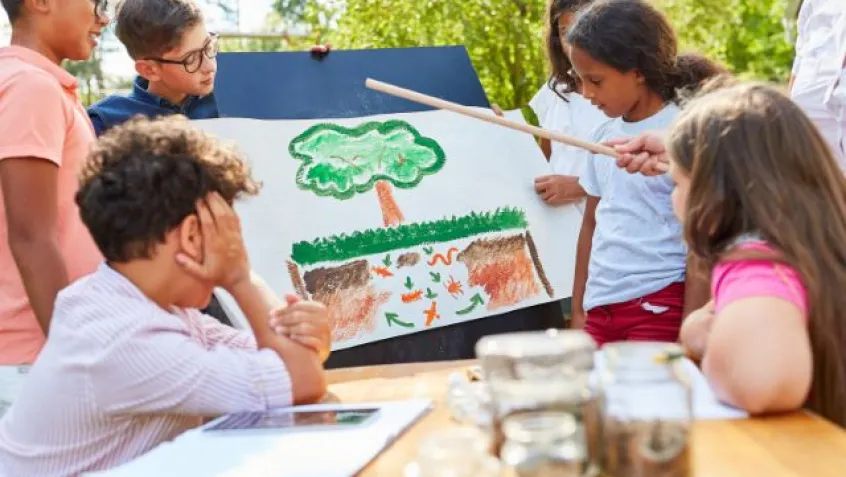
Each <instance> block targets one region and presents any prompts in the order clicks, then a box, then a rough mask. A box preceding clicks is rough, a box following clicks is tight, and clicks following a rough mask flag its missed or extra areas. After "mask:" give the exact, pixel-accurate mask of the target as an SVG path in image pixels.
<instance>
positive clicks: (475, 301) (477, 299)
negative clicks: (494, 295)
mask: <svg viewBox="0 0 846 477" xmlns="http://www.w3.org/2000/svg"><path fill="white" fill-rule="evenodd" d="M484 304H485V299H484V298H482V295H480V294H478V293H476V294H475V295H473V298H471V299H470V306H468V307H467V308H464V309H461V310H458V311H456V312H455V314H456V315H467V314H470V313H471V312H472V311H473V310H475V309H476V307H477V306H482V305H484Z"/></svg>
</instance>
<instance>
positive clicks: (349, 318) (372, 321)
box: [303, 260, 391, 341]
mask: <svg viewBox="0 0 846 477" xmlns="http://www.w3.org/2000/svg"><path fill="white" fill-rule="evenodd" d="M303 279H304V281H305V286H306V289H307V290H308V292H309V293H310V294H311V296H312V298H313V299H314V300H317V301H319V302H321V303H323V304H324V305H326V307H327V308H328V309H329V316H330V317H332V340H333V341H347V340H349V339H352V338H355V337H357V336H359V335H361V334H365V333H368V332H371V331H373V330H375V329H376V323H377V322H376V312H377V311H378V309H379V307H380V306H382V305H383V304H384V303H386V302H387V301H388V299H389V298H390V296H391V295H390V293H388V292H383V293H379V292H377V291H376V289H375V288H374V286H373V285H372V283H371V280H370V272H369V266H368V263H367V260H356V261H354V262H350V263H346V264H344V265H341V266H338V267H321V268H316V269H314V270H309V271H307V272H306V273H305V274H304V275H303Z"/></svg>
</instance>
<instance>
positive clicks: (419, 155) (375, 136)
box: [288, 120, 446, 200]
mask: <svg viewBox="0 0 846 477" xmlns="http://www.w3.org/2000/svg"><path fill="white" fill-rule="evenodd" d="M288 152H290V154H291V156H292V157H293V158H294V159H297V160H300V161H302V164H301V165H300V167H299V169H298V170H297V186H299V187H300V188H301V189H304V190H310V191H312V192H314V193H315V194H317V195H319V196H329V197H334V198H336V199H339V200H345V199H349V198H351V197H353V196H354V195H355V194H360V193H363V192H367V191H369V190H370V189H372V188H373V185H374V184H376V182H377V181H380V180H384V181H387V182H389V183H391V184H393V185H394V186H396V187H399V188H401V189H410V188H413V187H416V186H417V185H418V184H419V183H420V181H422V180H423V177H425V176H427V175H430V174H434V173H436V172H438V171H440V170H441V168H443V166H444V163H445V162H446V155H445V154H444V151H443V149H442V148H441V146H440V145H439V144H438V143H437V142H435V140H434V139H431V138H428V137H424V136H422V135H421V134H420V133H419V132H418V131H417V129H415V128H414V127H413V126H412V125H410V124H408V123H407V122H405V121H400V120H388V121H385V122H368V123H364V124H361V125H359V126H357V127H353V128H346V127H343V126H339V125H336V124H331V123H321V124H316V125H314V126H312V127H310V128H309V129H307V130H306V131H305V132H303V133H302V134H300V135H299V136H297V137H296V138H295V139H294V140H293V141H291V143H290V145H289V146H288Z"/></svg>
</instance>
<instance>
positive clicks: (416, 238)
mask: <svg viewBox="0 0 846 477" xmlns="http://www.w3.org/2000/svg"><path fill="white" fill-rule="evenodd" d="M528 226H529V223H528V221H527V220H526V214H525V212H523V211H522V210H520V209H517V208H499V209H496V210H495V211H493V212H483V213H479V212H473V213H471V214H468V215H465V216H462V217H455V216H453V217H451V218H445V219H441V220H436V221H432V222H419V223H413V224H404V225H399V226H397V227H391V228H376V229H367V230H364V231H356V232H353V233H351V234H340V235H332V236H329V237H321V238H318V239H315V240H312V241H308V242H297V243H295V244H294V245H293V247H292V249H291V260H293V261H294V262H296V263H297V264H299V265H314V264H316V263H321V262H341V261H344V260H349V259H353V258H358V257H364V256H368V255H376V254H382V253H387V252H393V251H395V250H408V249H411V248H414V247H417V246H419V245H421V244H428V243H443V242H449V241H451V240H457V239H462V238H466V237H472V236H475V235H480V234H484V233H489V232H502V231H506V230H514V229H525V228H527V227H528Z"/></svg>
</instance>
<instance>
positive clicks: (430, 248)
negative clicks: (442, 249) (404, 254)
mask: <svg viewBox="0 0 846 477" xmlns="http://www.w3.org/2000/svg"><path fill="white" fill-rule="evenodd" d="M434 251H435V249H434V248H432V247H423V252H424V253H425V254H426V255H432V252H434Z"/></svg>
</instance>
